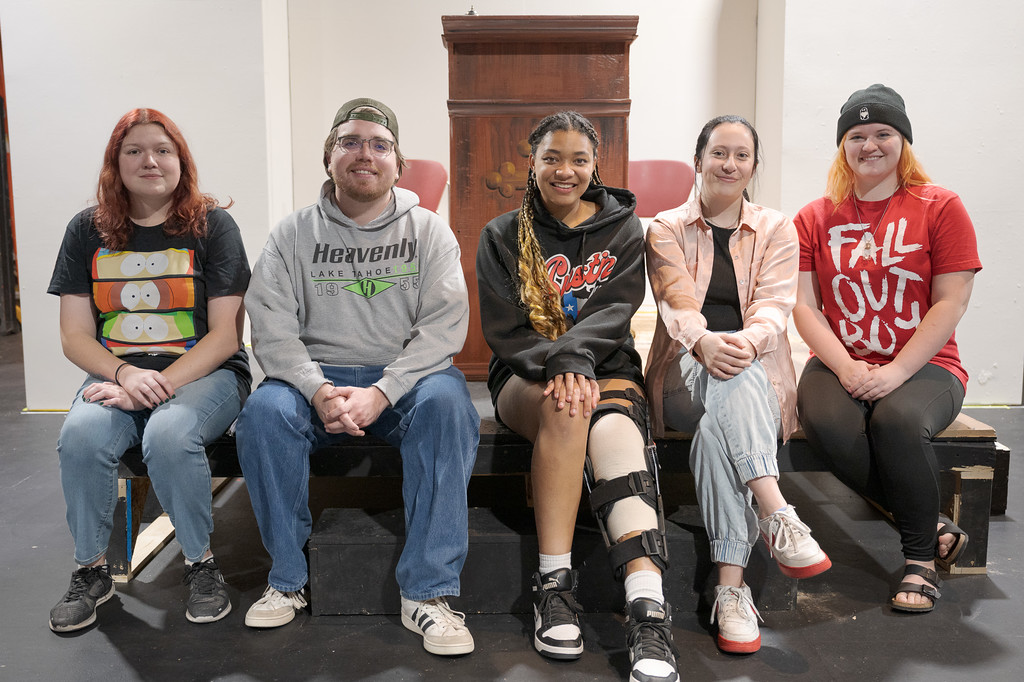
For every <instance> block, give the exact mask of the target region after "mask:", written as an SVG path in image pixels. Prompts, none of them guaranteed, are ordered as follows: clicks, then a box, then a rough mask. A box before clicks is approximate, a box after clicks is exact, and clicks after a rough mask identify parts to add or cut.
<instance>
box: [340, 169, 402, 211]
mask: <svg viewBox="0 0 1024 682" xmlns="http://www.w3.org/2000/svg"><path fill="white" fill-rule="evenodd" d="M375 170H378V173H379V174H378V175H375V176H373V177H372V179H371V180H360V179H357V178H354V177H352V176H351V175H350V174H349V173H344V174H343V175H342V178H341V179H340V180H338V179H335V181H334V186H335V188H336V191H337V192H339V193H340V194H344V195H345V196H347V197H348V198H349V199H352V200H353V201H359V202H362V203H368V202H373V201H376V200H378V199H380V198H381V197H383V196H384V195H386V194H387V193H388V192H390V191H391V187H392V185H391V184H389V183H388V181H387V179H386V178H385V177H384V174H383V173H380V171H379V169H375Z"/></svg>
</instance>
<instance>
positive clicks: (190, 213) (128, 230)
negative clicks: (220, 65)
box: [93, 109, 234, 250]
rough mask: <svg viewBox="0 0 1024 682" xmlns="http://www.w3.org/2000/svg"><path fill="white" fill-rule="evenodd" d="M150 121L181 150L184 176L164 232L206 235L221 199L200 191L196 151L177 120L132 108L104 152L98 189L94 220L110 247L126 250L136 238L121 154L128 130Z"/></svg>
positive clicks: (157, 112)
mask: <svg viewBox="0 0 1024 682" xmlns="http://www.w3.org/2000/svg"><path fill="white" fill-rule="evenodd" d="M147 123H153V124H156V125H158V126H160V127H161V128H163V129H164V132H166V133H167V136H168V137H169V138H171V141H172V142H173V143H174V146H175V148H176V149H177V151H178V160H179V162H180V164H181V178H180V179H179V180H178V186H177V187H176V188H175V189H174V194H173V195H172V196H171V208H170V211H169V212H168V214H167V220H166V221H165V222H164V234H165V235H167V236H169V237H202V236H203V235H204V234H206V213H207V211H209V210H210V209H212V208H216V206H217V200H216V199H215V198H214V197H213V196H212V195H209V194H203V193H202V192H200V191H199V175H198V173H197V171H196V164H195V161H194V160H193V159H192V152H190V151H189V149H188V144H187V143H186V142H185V137H184V136H183V135H182V134H181V131H180V130H179V129H178V126H176V125H175V124H174V121H172V120H171V119H169V118H168V117H167V116H166V115H165V114H162V113H161V112H159V111H157V110H156V109H132V110H131V111H129V112H128V113H127V114H125V115H124V116H122V117H121V120H119V121H118V122H117V125H116V126H114V132H112V133H111V134H110V140H109V141H108V142H107V149H106V151H105V152H104V153H103V168H101V169H100V182H99V188H98V189H97V190H96V201H97V203H98V206H97V207H96V212H95V214H94V215H93V220H94V221H95V223H96V229H97V231H98V232H99V234H100V238H101V239H102V240H103V245H104V246H106V247H107V248H108V249H112V250H120V249H123V248H124V247H125V246H127V244H128V241H129V240H130V239H131V237H132V231H133V229H134V228H133V226H132V222H131V219H130V218H129V215H128V209H129V207H130V205H131V197H130V196H129V193H128V190H127V189H126V188H125V186H124V183H122V182H121V168H120V163H119V157H120V155H121V145H123V144H124V138H125V137H126V136H127V135H128V131H129V130H131V129H132V128H134V127H135V126H137V125H144V124H147ZM231 203H234V202H231ZM230 205H231V204H230V203H229V204H228V206H230Z"/></svg>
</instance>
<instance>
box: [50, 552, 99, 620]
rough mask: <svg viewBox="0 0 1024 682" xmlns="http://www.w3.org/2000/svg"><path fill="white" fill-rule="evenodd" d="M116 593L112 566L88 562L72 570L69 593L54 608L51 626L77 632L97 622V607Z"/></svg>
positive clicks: (51, 610)
mask: <svg viewBox="0 0 1024 682" xmlns="http://www.w3.org/2000/svg"><path fill="white" fill-rule="evenodd" d="M113 596H114V580H113V579H112V578H111V577H110V566H108V565H107V564H102V565H100V566H87V567H85V568H80V569H78V570H77V571H75V572H74V573H72V574H71V586H70V587H68V591H67V594H65V595H64V598H63V599H61V600H60V601H59V602H57V605H56V606H54V607H53V608H52V609H50V629H51V630H53V631H54V632H73V631H75V630H81V629H82V628H84V627H88V626H89V625H92V624H93V623H94V622H96V607H97V606H98V605H100V604H102V603H103V602H105V601H107V600H108V599H110V598H111V597H113Z"/></svg>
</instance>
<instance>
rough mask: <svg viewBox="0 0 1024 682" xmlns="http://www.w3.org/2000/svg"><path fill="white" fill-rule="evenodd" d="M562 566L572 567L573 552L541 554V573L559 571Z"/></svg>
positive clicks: (539, 569)
mask: <svg viewBox="0 0 1024 682" xmlns="http://www.w3.org/2000/svg"><path fill="white" fill-rule="evenodd" d="M560 568H572V552H566V553H565V554H541V555H540V568H538V569H537V570H538V571H540V574H541V575H547V574H548V573H550V572H551V571H557V570H558V569H560Z"/></svg>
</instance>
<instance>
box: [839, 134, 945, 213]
mask: <svg viewBox="0 0 1024 682" xmlns="http://www.w3.org/2000/svg"><path fill="white" fill-rule="evenodd" d="M849 134H850V133H849V131H847V132H846V134H844V135H843V139H842V141H841V142H840V143H839V150H838V151H837V152H836V158H835V159H833V160H832V167H831V168H829V170H828V182H827V184H826V187H825V196H827V197H828V198H829V199H831V200H832V204H833V205H834V206H836V207H838V206H839V204H841V203H843V202H844V201H846V199H847V198H849V197H850V196H852V195H853V191H854V175H853V169H852V168H850V163H849V162H848V161H847V160H846V150H845V149H844V145H845V144H846V136H847V135H849ZM896 181H897V183H898V185H899V187H900V188H902V189H909V188H911V187H920V186H921V185H928V184H931V181H932V179H931V178H930V177H929V176H928V174H927V173H925V172H924V168H922V167H921V164H920V163H919V162H918V160H917V157H916V156H914V151H913V150H912V149H911V148H910V143H909V142H907V139H906V138H903V149H902V151H900V160H899V163H898V164H897V165H896Z"/></svg>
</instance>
